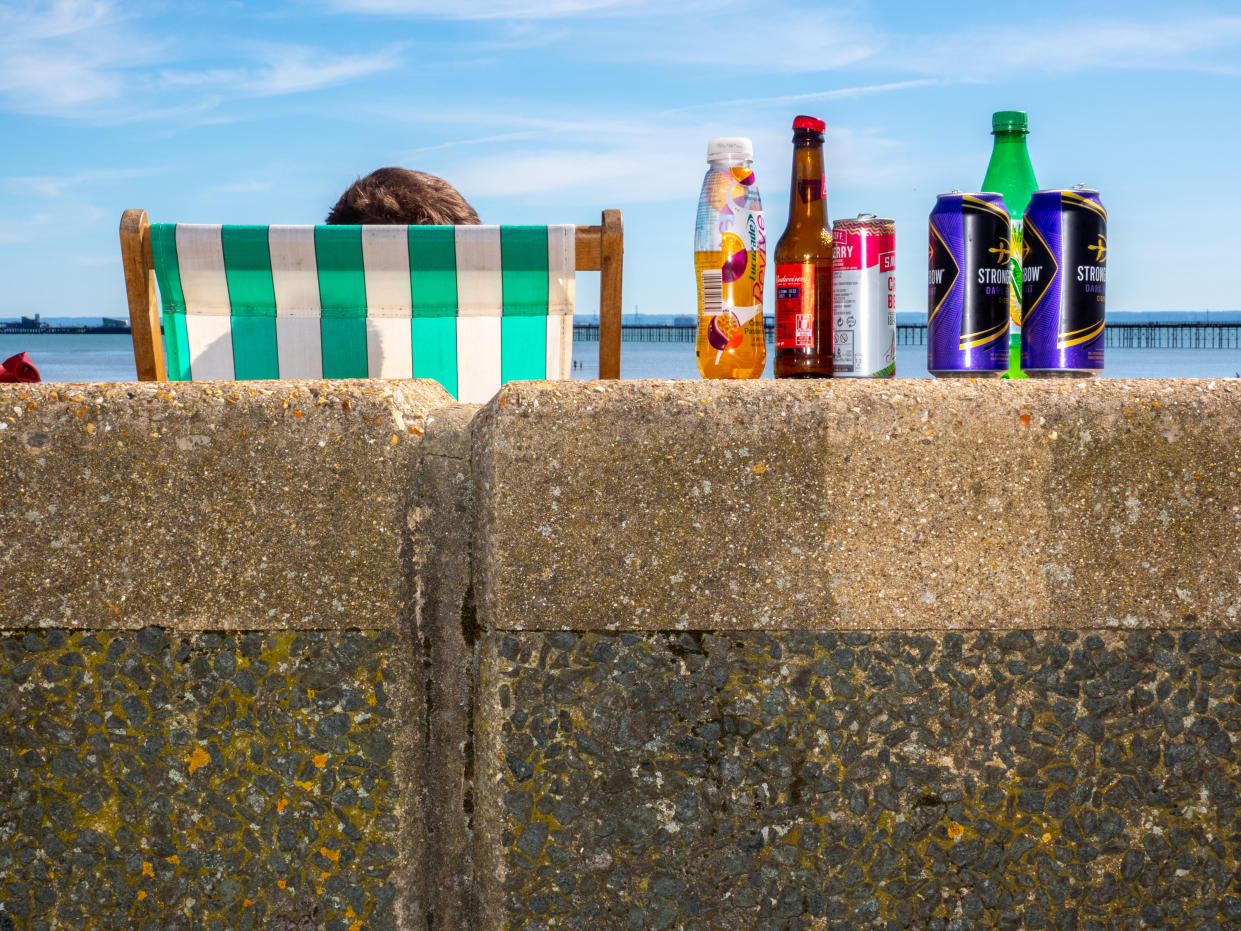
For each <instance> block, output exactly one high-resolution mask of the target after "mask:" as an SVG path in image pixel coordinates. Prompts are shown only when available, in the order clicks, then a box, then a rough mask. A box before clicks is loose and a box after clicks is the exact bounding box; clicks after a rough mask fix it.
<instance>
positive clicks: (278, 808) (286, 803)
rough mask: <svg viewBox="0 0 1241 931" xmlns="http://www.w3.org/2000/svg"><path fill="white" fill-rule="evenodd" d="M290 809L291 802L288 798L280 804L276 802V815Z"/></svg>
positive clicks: (280, 801) (281, 800)
mask: <svg viewBox="0 0 1241 931" xmlns="http://www.w3.org/2000/svg"><path fill="white" fill-rule="evenodd" d="M288 807H289V800H288V799H287V798H282V799H280V800H279V801H278V802H276V813H277V814H279V813H280V812H282V811H284V810H285V809H286V808H288Z"/></svg>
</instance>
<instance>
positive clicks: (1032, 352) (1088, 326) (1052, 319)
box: [1021, 187, 1107, 378]
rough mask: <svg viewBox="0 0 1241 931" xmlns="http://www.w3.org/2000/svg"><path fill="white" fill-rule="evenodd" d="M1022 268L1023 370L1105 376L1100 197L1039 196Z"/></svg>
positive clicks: (1038, 374)
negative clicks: (1103, 374) (1103, 373)
mask: <svg viewBox="0 0 1241 931" xmlns="http://www.w3.org/2000/svg"><path fill="white" fill-rule="evenodd" d="M1022 249H1023V251H1024V253H1025V254H1024V256H1023V257H1022V262H1021V267H1022V269H1023V273H1022V280H1021V291H1022V307H1023V308H1024V314H1023V315H1022V319H1021V369H1022V371H1024V372H1025V373H1026V374H1027V375H1029V376H1030V377H1031V378H1090V377H1091V376H1094V375H1098V374H1099V373H1100V372H1102V371H1103V342H1104V339H1103V298H1104V295H1105V292H1106V290H1107V211H1106V210H1104V209H1103V204H1102V203H1101V202H1100V201H1099V192H1098V191H1091V190H1088V189H1087V188H1084V187H1076V188H1074V189H1073V190H1071V191H1035V192H1034V194H1033V196H1032V197H1031V198H1030V205H1029V206H1028V207H1027V208H1026V215H1025V237H1024V243H1023V246H1022Z"/></svg>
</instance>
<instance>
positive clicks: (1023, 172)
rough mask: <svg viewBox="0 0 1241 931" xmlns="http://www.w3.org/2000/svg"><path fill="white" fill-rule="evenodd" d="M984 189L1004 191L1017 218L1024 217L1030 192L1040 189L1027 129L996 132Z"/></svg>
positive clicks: (1014, 216) (1006, 201) (983, 185)
mask: <svg viewBox="0 0 1241 931" xmlns="http://www.w3.org/2000/svg"><path fill="white" fill-rule="evenodd" d="M982 189H983V190H984V191H993V192H995V193H999V194H1003V195H1004V204H1005V206H1007V207H1008V212H1009V214H1010V215H1011V216H1012V217H1013V219H1015V220H1019V219H1021V215H1022V214H1023V213H1025V210H1026V206H1027V205H1028V204H1029V203H1030V195H1031V194H1033V193H1034V192H1035V191H1036V190H1038V181H1036V180H1035V178H1034V166H1032V165H1031V164H1030V152H1029V150H1028V149H1027V148H1026V134H1025V133H1023V132H999V133H995V143H994V145H993V146H992V148H991V161H990V162H989V163H988V164H987V174H986V176H985V177H984V178H983V179H982Z"/></svg>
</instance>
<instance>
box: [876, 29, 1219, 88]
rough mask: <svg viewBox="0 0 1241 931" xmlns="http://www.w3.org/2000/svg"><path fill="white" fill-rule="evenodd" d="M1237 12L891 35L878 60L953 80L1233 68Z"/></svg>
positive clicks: (888, 64) (893, 65)
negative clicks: (1096, 71) (1068, 26)
mask: <svg viewBox="0 0 1241 931" xmlns="http://www.w3.org/2000/svg"><path fill="white" fill-rule="evenodd" d="M1239 53H1241V16H1210V15H1197V16H1176V17H1168V18H1164V19H1148V20H1144V21H1143V20H1139V19H1138V18H1137V17H1128V18H1125V19H1093V20H1092V19H1084V18H1075V20H1074V22H1073V28H1072V29H1065V28H1063V24H1062V23H1057V24H1055V26H1054V27H1052V26H1051V24H1048V26H1047V28H1043V27H1042V26H1040V24H1039V23H1038V22H1023V23H1022V24H1021V25H1020V26H995V27H977V28H973V29H967V30H963V31H958V32H950V33H946V34H943V35H937V36H909V35H906V36H893V37H892V38H891V40H890V44H889V47H888V50H887V52H886V53H885V54H884V55H882V56H878V57H877V60H876V63H878V64H883V65H887V66H892V67H904V68H908V69H913V70H916V71H921V72H923V73H930V74H939V75H943V76H946V77H952V78H957V79H974V80H988V79H992V78H995V77H996V76H997V75H1011V74H1014V73H1022V72H1024V73H1031V72H1035V73H1038V72H1042V73H1046V72H1075V71H1085V70H1090V69H1098V68H1109V69H1110V68H1121V69H1132V70H1168V69H1175V70H1185V71H1207V72H1225V73H1227V72H1229V71H1231V72H1232V73H1236V70H1237V69H1236V65H1237V61H1238V55H1239Z"/></svg>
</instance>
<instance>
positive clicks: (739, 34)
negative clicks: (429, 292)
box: [0, 0, 1241, 317]
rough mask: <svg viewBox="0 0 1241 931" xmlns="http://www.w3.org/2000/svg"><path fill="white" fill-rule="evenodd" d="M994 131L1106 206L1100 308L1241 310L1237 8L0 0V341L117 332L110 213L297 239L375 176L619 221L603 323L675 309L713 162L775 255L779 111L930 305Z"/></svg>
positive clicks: (531, 214)
mask: <svg viewBox="0 0 1241 931" xmlns="http://www.w3.org/2000/svg"><path fill="white" fill-rule="evenodd" d="M949 9H951V10H953V13H952V15H947V14H946V13H945V12H944V11H946V10H949ZM1003 108H1019V109H1025V110H1028V111H1029V112H1030V122H1031V130H1032V133H1031V136H1030V150H1031V153H1032V157H1033V161H1034V167H1035V171H1036V173H1037V175H1038V179H1039V182H1040V184H1041V185H1043V186H1046V187H1067V186H1071V185H1073V184H1076V183H1079V182H1083V183H1086V184H1088V185H1090V186H1093V187H1097V188H1099V189H1100V190H1101V192H1102V197H1103V201H1104V204H1105V205H1106V206H1107V207H1108V209H1109V214H1110V224H1109V227H1110V228H1109V246H1110V251H1109V256H1108V258H1109V264H1110V265H1111V269H1112V270H1111V274H1110V276H1109V299H1108V308H1109V310H1172V309H1193V310H1201V309H1215V310H1221V309H1235V308H1241V286H1239V285H1238V284H1237V282H1238V278H1237V277H1236V275H1235V274H1234V266H1235V264H1236V259H1235V257H1234V254H1235V252H1236V248H1237V247H1236V244H1235V242H1234V240H1233V237H1234V236H1235V235H1236V234H1235V230H1236V222H1237V221H1236V217H1237V214H1238V213H1239V212H1241V183H1238V174H1239V172H1238V166H1239V159H1238V155H1237V153H1238V152H1241V129H1239V128H1238V124H1239V123H1241V4H1237V3H1227V4H1225V3H1215V4H1205V3H1189V4H1179V3H1175V2H1173V3H1168V2H1162V3H1146V2H1128V3H1114V2H1110V0H1096V2H1094V3H1091V4H1056V3H1047V4H1043V5H1040V6H1030V5H1014V4H1011V3H995V2H993V0H991V2H986V3H956V4H953V5H949V4H935V3H923V2H892V3H878V2H875V3H865V2H858V3H826V2H824V3H795V2H786V0H775V2H767V3H754V2H734V0H711V2H690V3H676V2H672V0H662V2H659V0H494V2H485V0H270V2H267V3H249V2H228V0H212V2H199V0H180V2H174V0H167V2H161V3H152V2H145V0H123V2H122V0H62V2H24V0H0V140H2V143H3V144H2V145H0V279H2V280H3V281H4V282H5V288H4V291H3V294H2V296H0V317H12V316H15V315H17V314H18V313H30V312H35V311H39V312H42V313H44V314H48V315H57V316H64V315H82V316H99V315H123V313H124V312H125V295H124V286H123V280H122V275H121V266H120V258H119V247H118V244H117V232H116V229H117V223H118V221H119V219H120V215H121V212H122V210H124V209H125V208H127V207H143V208H145V209H146V210H147V211H148V213H149V214H150V215H151V218H152V220H154V221H182V222H238V223H275V222H282V223H313V222H318V221H321V220H322V218H323V216H324V214H325V213H326V211H327V209H328V207H329V206H330V205H331V204H332V203H333V202H334V201H335V199H336V197H337V196H339V194H340V192H341V191H342V190H343V189H344V188H345V187H346V186H347V185H348V184H349V183H350V182H351V181H352V180H353V179H354V178H355V177H356V176H358V175H359V174H365V173H366V172H368V171H370V170H372V169H374V168H377V167H380V166H383V165H404V166H407V167H410V168H418V169H421V170H424V171H429V172H432V173H434V174H439V175H442V176H443V177H445V178H447V179H448V180H450V181H452V182H453V183H454V184H455V185H457V187H458V188H460V190H461V191H462V193H464V194H465V196H466V198H467V199H468V200H469V201H470V202H471V203H472V204H473V205H474V206H475V207H476V209H477V210H478V212H479V214H480V215H481V217H482V219H483V222H489V223H528V222H535V223H544V222H573V223H591V222H598V217H599V211H600V210H601V209H603V208H605V207H619V208H621V209H622V210H623V211H624V215H625V234H626V236H625V247H626V248H625V311H626V313H627V314H628V313H631V312H633V310H634V308H635V306H636V307H637V309H639V310H640V311H641V312H644V313H688V312H692V311H693V307H694V294H695V292H694V282H693V277H692V272H691V268H692V253H691V248H692V232H693V222H694V208H695V202H696V200H697V195H698V187H699V183H700V181H701V176H702V172H703V170H704V168H705V151H706V142H707V139H708V138H710V137H711V136H715V135H748V136H750V137H751V138H752V139H753V140H754V143H755V151H756V157H755V169H756V172H757V175H758V179H759V185H760V187H761V189H762V191H763V196H764V201H765V206H766V207H767V213H768V228H769V229H771V230H774V231H775V233H776V235H778V233H779V231H780V230H782V229H783V228H784V223H785V217H786V200H787V197H788V194H787V190H788V178H789V162H790V151H791V150H790V146H789V138H790V131H789V126H790V124H791V120H792V118H793V116H795V115H796V114H798V113H809V114H812V115H815V116H819V117H821V118H823V119H825V120H826V121H827V124H828V135H827V148H826V153H827V166H828V208H829V212H830V214H831V216H832V217H833V218H839V217H846V216H852V215H854V214H856V213H857V212H859V211H863V210H865V211H871V212H876V213H879V214H880V215H885V216H891V217H893V218H894V219H895V220H896V224H897V245H898V264H897V275H898V301H899V304H898V308H899V309H900V310H901V311H915V312H916V311H924V310H925V301H926V297H925V294H926V290H925V284H924V282H925V277H924V275H923V271H924V269H925V254H926V250H925V237H926V216H927V214H928V212H929V211H930V209H931V207H932V205H933V203H934V198H935V195H936V194H937V193H940V192H943V191H946V190H949V189H952V188H959V189H965V190H968V189H976V188H977V186H978V185H979V184H980V183H981V180H982V175H983V171H984V169H985V167H986V162H987V157H988V155H989V152H990V145H991V137H990V135H989V130H990V114H991V111H992V110H994V109H1003ZM772 242H773V244H774V237H773V240H772ZM578 293H579V311H581V312H584V313H592V312H594V311H595V309H596V307H597V288H596V286H595V278H594V276H589V275H584V276H583V281H582V283H581V284H580V285H579V288H578ZM769 293H770V289H769ZM767 310H768V313H770V312H771V308H770V307H768V308H767Z"/></svg>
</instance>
